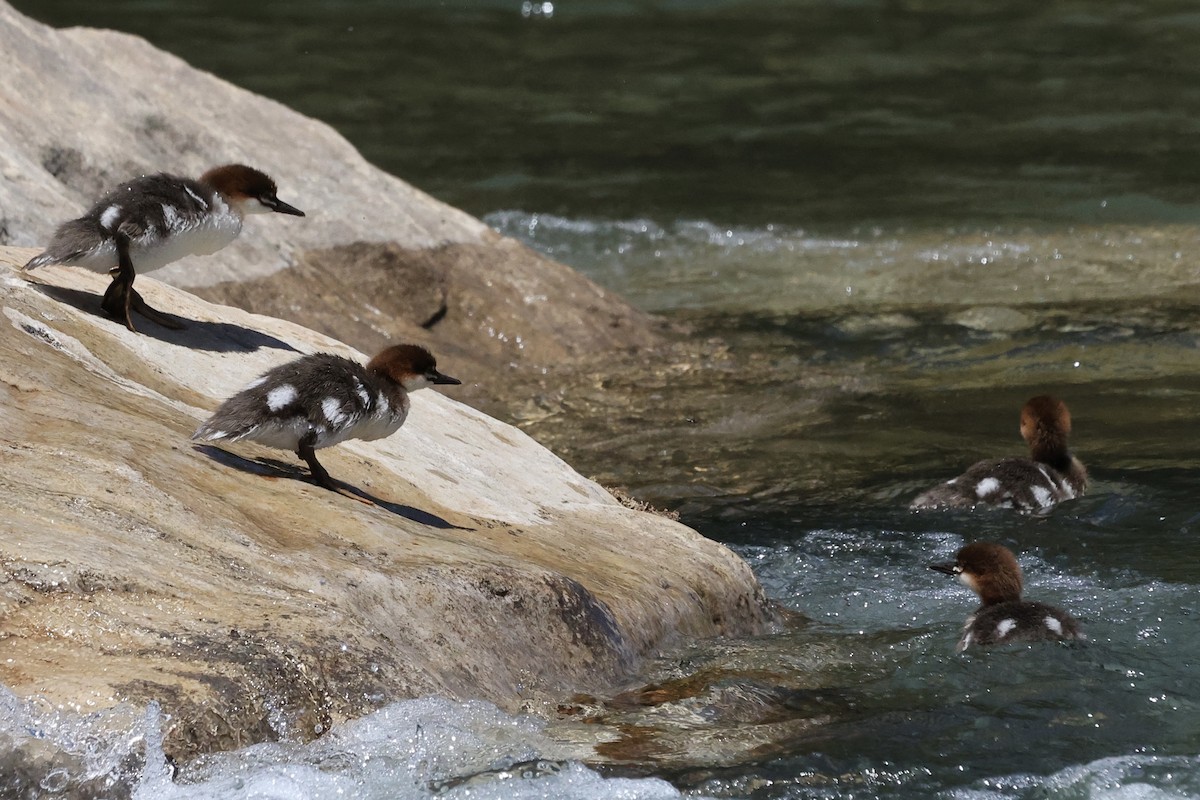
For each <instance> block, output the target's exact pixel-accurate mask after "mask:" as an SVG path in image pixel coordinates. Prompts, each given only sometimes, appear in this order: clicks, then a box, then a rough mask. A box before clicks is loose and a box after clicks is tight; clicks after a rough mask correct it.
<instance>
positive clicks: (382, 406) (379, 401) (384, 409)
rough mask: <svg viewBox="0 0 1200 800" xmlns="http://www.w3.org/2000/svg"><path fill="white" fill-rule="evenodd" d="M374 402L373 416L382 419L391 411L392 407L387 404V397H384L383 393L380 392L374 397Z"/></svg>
mask: <svg viewBox="0 0 1200 800" xmlns="http://www.w3.org/2000/svg"><path fill="white" fill-rule="evenodd" d="M375 400H376V406H375V416H377V417H382V416H384V415H385V414H387V413H388V412H389V411H391V409H392V407H391V405H390V404H389V403H388V399H387V395H385V394H384V393H383V392H380V393H379V394H377V395H375Z"/></svg>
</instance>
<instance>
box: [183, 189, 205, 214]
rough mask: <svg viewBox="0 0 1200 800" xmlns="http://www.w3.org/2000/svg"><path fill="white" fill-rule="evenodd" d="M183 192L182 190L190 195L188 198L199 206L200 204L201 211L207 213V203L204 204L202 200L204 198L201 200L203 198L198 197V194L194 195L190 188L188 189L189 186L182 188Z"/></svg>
mask: <svg viewBox="0 0 1200 800" xmlns="http://www.w3.org/2000/svg"><path fill="white" fill-rule="evenodd" d="M183 190H184V191H185V192H187V193H188V195H190V196H191V198H192V199H193V200H195V201H196V202H197V203H199V204H200V207H201V208H202V209H204V210H205V211H208V203H207V202H205V200H204V198H203V197H201V196H200V195H198V194H196V193H195V192H193V191H192V187H190V186H185V187H183Z"/></svg>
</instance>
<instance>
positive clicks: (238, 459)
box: [192, 444, 473, 531]
mask: <svg viewBox="0 0 1200 800" xmlns="http://www.w3.org/2000/svg"><path fill="white" fill-rule="evenodd" d="M192 449H193V450H195V451H196V452H198V453H203V454H204V455H206V456H208V457H209V458H211V459H212V460H214V461H217V462H219V463H221V464H224V465H225V466H227V467H232V468H233V469H236V470H240V471H241V472H249V473H251V474H253V475H259V476H261V477H264V478H267V479H270V480H275V479H278V478H281V477H283V478H287V479H289V480H296V481H303V482H304V483H307V484H309V485H311V486H316V487H317V488H324V487H321V486H319V485H318V484H316V483H314V482H313V480H312V477H311V476H310V475H309V474H308V472H307V471H306V470H304V469H303V468H301V467H299V466H297V465H294V464H288V463H286V462H283V461H279V460H277V459H274V458H266V457H259V458H243V457H242V456H238V455H234V454H233V453H230V452H229V451H227V450H222V449H221V448H219V447H213V446H211V445H203V444H198V445H193V446H192ZM337 483H339V484H340V485H341V486H342V487H344V488H343V491H342V492H341V493H342V494H344V495H345V496H347V497H350V498H351V499H354V500H358V501H359V502H362V503H364V504H366V505H372V506H376V507H378V508H381V509H383V510H384V511H388V512H390V513H392V514H395V515H396V516H398V517H404V518H405V519H407V520H409V521H411V522H416V523H419V524H421V525H428V526H429V527H431V528H441V529H443V530H458V531H468V530H473V529H472V528H465V527H463V526H461V525H455V524H454V523H452V522H450V521H449V520H446V519H443V518H442V517H439V516H438V515H437V514H433V513H430V512H428V511H422V510H421V509H419V508H413V507H412V506H406V505H404V504H402V503H393V502H391V501H390V500H383V499H381V498H378V497H376V496H375V495H373V494H371V493H370V492H367V491H364V490H362V489H360V488H358V487H357V486H352V485H350V484H348V483H346V482H345V481H337Z"/></svg>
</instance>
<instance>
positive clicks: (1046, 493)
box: [1030, 486, 1053, 508]
mask: <svg viewBox="0 0 1200 800" xmlns="http://www.w3.org/2000/svg"><path fill="white" fill-rule="evenodd" d="M1030 491H1031V492H1033V499H1034V502H1036V503H1037V504H1038V506H1039V507H1041V508H1046V507H1048V506H1050V505H1053V503H1052V502H1051V495H1050V490H1049V489H1047V488H1046V487H1045V486H1032V487H1030Z"/></svg>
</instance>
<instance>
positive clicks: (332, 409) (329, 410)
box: [321, 397, 346, 425]
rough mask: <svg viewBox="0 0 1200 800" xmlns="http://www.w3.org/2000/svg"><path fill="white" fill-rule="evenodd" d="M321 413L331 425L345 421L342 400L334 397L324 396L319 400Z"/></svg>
mask: <svg viewBox="0 0 1200 800" xmlns="http://www.w3.org/2000/svg"><path fill="white" fill-rule="evenodd" d="M321 413H323V414H324V415H325V419H327V420H329V423H330V424H331V425H341V424H342V423H343V422H345V421H346V415H345V414H344V413H342V401H341V400H338V399H337V398H336V397H326V398H325V399H324V400H322V401H321Z"/></svg>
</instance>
